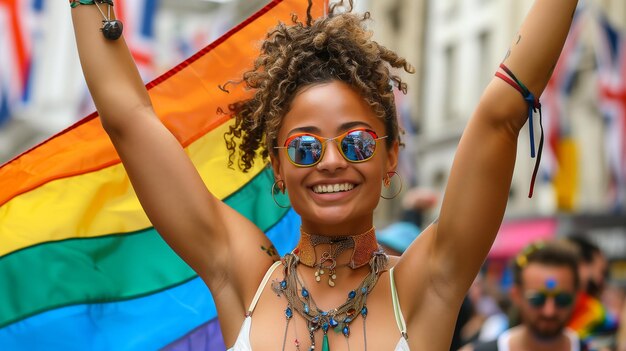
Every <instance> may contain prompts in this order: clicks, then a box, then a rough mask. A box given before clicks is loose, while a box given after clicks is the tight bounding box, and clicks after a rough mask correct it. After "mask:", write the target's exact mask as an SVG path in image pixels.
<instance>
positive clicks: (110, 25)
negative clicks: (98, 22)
mask: <svg viewBox="0 0 626 351" xmlns="http://www.w3.org/2000/svg"><path fill="white" fill-rule="evenodd" d="M123 30H124V25H123V24H122V22H121V21H119V20H104V21H102V29H101V31H102V35H104V37H105V38H107V39H108V40H117V39H119V37H120V36H122V31H123Z"/></svg>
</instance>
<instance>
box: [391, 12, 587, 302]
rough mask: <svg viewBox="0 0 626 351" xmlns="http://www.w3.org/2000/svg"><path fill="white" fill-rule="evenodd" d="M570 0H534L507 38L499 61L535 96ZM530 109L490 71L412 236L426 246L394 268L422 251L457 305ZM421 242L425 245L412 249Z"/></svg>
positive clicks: (483, 248) (431, 276)
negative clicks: (433, 218) (444, 179)
mask: <svg viewBox="0 0 626 351" xmlns="http://www.w3.org/2000/svg"><path fill="white" fill-rule="evenodd" d="M576 5H577V1H576V0H536V1H535V3H534V5H533V6H532V8H531V10H530V12H529V13H528V15H527V16H526V19H525V20H524V22H523V24H522V26H521V28H520V30H519V33H518V34H517V35H516V36H515V38H514V39H513V42H512V44H511V47H510V50H509V52H508V53H507V55H506V58H505V59H504V62H503V64H504V65H505V67H508V69H509V70H510V72H512V73H513V74H514V75H515V76H516V77H517V79H518V80H519V81H520V82H521V83H523V84H524V85H525V86H526V87H528V89H529V90H530V92H532V93H533V94H534V96H540V95H541V92H542V91H543V89H544V88H545V86H546V84H547V82H548V80H549V78H550V74H551V72H552V69H553V67H554V66H555V64H556V62H557V60H558V57H559V54H560V52H561V49H562V47H563V44H564V42H565V39H566V37H567V33H568V31H569V27H570V25H571V21H572V16H573V14H574V11H575V9H576ZM494 68H495V67H494ZM499 73H500V74H503V75H504V76H507V77H508V74H507V73H506V72H504V71H500V72H499ZM528 109H529V105H528V104H527V102H526V101H525V99H524V98H523V97H522V94H521V93H520V92H519V91H518V90H516V89H514V88H513V87H512V86H511V85H509V84H508V83H507V82H505V81H504V80H502V79H500V78H498V77H494V79H493V80H492V81H491V82H490V84H489V85H488V87H487V88H486V90H485V92H484V94H483V95H482V97H481V99H480V101H479V103H478V106H477V108H476V110H475V112H474V114H473V116H472V118H471V119H470V121H469V123H468V125H467V127H466V129H465V131H464V133H463V136H462V137H461V141H460V143H459V146H458V150H457V153H456V156H455V160H454V164H453V166H452V170H451V174H450V178H449V181H448V184H447V187H446V191H445V195H444V199H443V203H442V208H441V212H440V216H439V219H438V221H437V222H436V223H434V224H433V225H431V226H430V227H429V228H427V230H426V231H425V233H424V235H423V237H421V238H420V239H418V240H420V241H422V242H423V243H424V244H426V245H413V246H412V247H411V248H409V250H408V251H407V253H406V254H405V256H406V257H403V258H402V260H401V262H400V263H399V266H398V270H399V272H398V273H399V274H400V272H406V276H407V277H409V276H410V275H411V274H412V273H411V270H412V269H413V267H415V266H416V265H418V264H420V263H422V264H423V263H424V261H423V258H420V256H423V255H424V254H426V255H427V256H428V260H427V262H426V265H427V267H428V269H427V271H428V278H427V279H428V283H429V286H432V288H433V289H435V290H436V295H438V296H440V297H443V299H444V300H445V301H456V302H458V303H459V304H460V301H461V299H462V297H463V295H464V294H465V292H466V291H467V289H468V288H469V286H470V284H471V282H472V281H473V279H474V277H475V275H476V273H477V272H478V270H479V268H480V266H481V265H482V263H483V261H484V259H485V257H486V255H487V252H488V251H489V248H490V247H491V244H492V243H493V240H494V238H495V236H496V234H497V232H498V229H499V227H500V224H501V221H502V218H503V216H504V210H505V207H506V203H507V200H508V196H509V188H510V185H511V177H512V173H513V168H514V165H515V155H516V149H517V138H518V134H519V131H520V129H521V128H522V126H524V124H525V123H526V122H527V119H528ZM535 118H537V116H535ZM421 246H425V247H426V248H425V249H424V251H419V253H418V248H419V247H421ZM420 260H422V261H420ZM405 264H406V268H404V267H403V266H404V265H405ZM406 281H407V282H408V284H407V288H408V289H407V290H405V289H403V290H404V291H405V292H406V293H407V294H410V289H416V288H417V287H416V286H411V285H417V284H423V283H424V282H423V281H422V282H416V281H415V279H407V280H406ZM404 301H406V299H405V300H404ZM414 307H416V306H414Z"/></svg>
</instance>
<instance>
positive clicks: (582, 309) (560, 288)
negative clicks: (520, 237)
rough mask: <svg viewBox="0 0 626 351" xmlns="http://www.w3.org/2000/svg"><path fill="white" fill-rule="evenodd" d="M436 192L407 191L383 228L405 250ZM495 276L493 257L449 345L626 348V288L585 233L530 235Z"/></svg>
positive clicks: (385, 238)
mask: <svg viewBox="0 0 626 351" xmlns="http://www.w3.org/2000/svg"><path fill="white" fill-rule="evenodd" d="M438 200H439V199H438V194H436V193H434V192H432V191H430V190H428V189H421V188H414V189H411V190H409V191H408V192H407V193H406V194H405V196H404V198H403V215H402V217H401V218H400V220H399V221H397V222H395V223H393V224H391V225H389V226H388V227H386V228H383V229H382V230H380V231H379V233H378V234H377V235H378V239H379V242H380V243H381V245H383V247H384V248H385V249H386V250H387V251H388V252H389V253H390V254H401V253H402V252H403V251H404V250H405V249H406V248H407V247H408V246H409V245H410V244H411V242H412V241H413V240H414V239H415V238H416V237H417V236H418V235H419V234H420V232H421V231H422V229H423V224H424V223H423V215H424V212H425V211H428V210H429V209H431V208H433V207H434V206H436V204H437V203H438ZM509 261H510V262H508V263H507V265H506V269H505V271H504V272H502V273H501V274H500V276H499V277H496V279H494V277H493V275H492V274H491V275H490V274H489V272H488V269H487V267H488V266H489V264H490V262H489V258H488V259H487V261H485V265H484V269H483V270H481V273H479V275H478V276H477V277H476V279H475V281H474V283H473V284H472V286H471V287H470V289H469V291H468V294H467V296H466V298H465V300H464V302H463V304H462V306H461V308H460V310H459V315H458V320H457V326H456V329H455V331H454V337H453V341H452V345H451V346H450V350H451V351H455V350H461V351H490V350H501V351H502V350H536V351H540V350H550V351H560V350H572V351H626V323H621V324H620V320H622V321H626V303H625V302H626V288H624V287H622V286H619V285H617V284H613V282H611V281H610V280H609V279H608V261H607V259H606V256H605V254H604V253H603V252H602V250H601V249H600V248H599V247H598V246H597V245H596V244H594V242H593V240H590V236H589V234H587V233H582V232H572V233H567V235H560V236H558V237H555V238H553V239H547V240H546V239H543V240H540V241H535V242H530V243H528V245H527V246H526V247H525V248H524V249H522V250H521V251H520V252H519V253H518V254H517V255H516V256H515V257H512V258H511V259H510V260H509Z"/></svg>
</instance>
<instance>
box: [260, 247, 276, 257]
mask: <svg viewBox="0 0 626 351" xmlns="http://www.w3.org/2000/svg"><path fill="white" fill-rule="evenodd" d="M261 250H263V251H265V253H266V254H267V255H268V256H269V257H271V258H273V259H274V260H277V259H280V256H278V251H276V248H275V247H274V245H271V246H270V247H265V246H262V245H261Z"/></svg>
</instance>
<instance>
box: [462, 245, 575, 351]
mask: <svg viewBox="0 0 626 351" xmlns="http://www.w3.org/2000/svg"><path fill="white" fill-rule="evenodd" d="M578 262H579V256H578V252H577V250H576V249H575V248H574V247H573V245H571V244H570V243H567V242H564V241H550V242H536V243H533V244H531V245H529V246H528V247H526V248H525V249H524V250H523V251H522V252H521V253H520V254H519V255H518V256H517V257H516V259H515V262H514V263H513V278H514V285H513V287H512V288H511V291H510V296H511V300H512V302H513V304H514V305H515V306H516V307H517V308H518V310H519V313H520V317H521V321H522V323H521V324H520V325H518V326H515V327H513V328H511V329H508V330H507V331H505V332H504V333H502V334H501V335H500V336H499V337H498V338H497V339H495V340H493V341H490V342H486V343H481V344H478V345H475V346H474V347H472V346H468V347H466V348H463V350H464V351H465V350H472V349H473V350H474V351H497V350H499V351H583V350H585V349H584V346H583V344H582V342H581V341H580V339H579V338H578V336H577V335H576V333H575V332H574V331H572V330H570V329H569V328H567V323H568V321H569V319H570V317H571V315H572V312H573V309H574V303H575V298H576V293H577V291H578V288H579V283H580V281H579V275H578Z"/></svg>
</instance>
